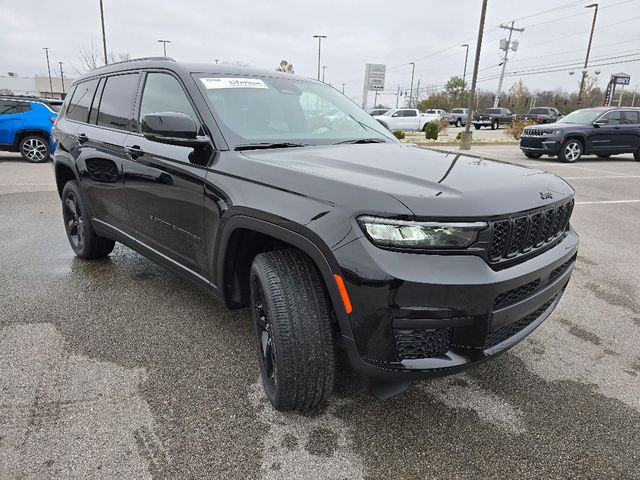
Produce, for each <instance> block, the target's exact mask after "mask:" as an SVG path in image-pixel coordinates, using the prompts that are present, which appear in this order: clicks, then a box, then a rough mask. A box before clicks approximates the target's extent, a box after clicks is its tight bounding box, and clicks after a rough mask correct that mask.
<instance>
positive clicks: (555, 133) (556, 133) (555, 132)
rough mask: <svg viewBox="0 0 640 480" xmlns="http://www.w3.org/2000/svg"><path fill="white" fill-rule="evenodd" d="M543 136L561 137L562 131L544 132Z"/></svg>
mask: <svg viewBox="0 0 640 480" xmlns="http://www.w3.org/2000/svg"><path fill="white" fill-rule="evenodd" d="M542 134H543V135H560V130H554V131H553V132H542Z"/></svg>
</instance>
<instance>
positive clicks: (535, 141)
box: [520, 136, 562, 155]
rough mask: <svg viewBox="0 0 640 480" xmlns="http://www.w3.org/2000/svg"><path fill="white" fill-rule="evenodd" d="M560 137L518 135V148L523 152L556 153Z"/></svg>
mask: <svg viewBox="0 0 640 480" xmlns="http://www.w3.org/2000/svg"><path fill="white" fill-rule="evenodd" d="M561 141H562V139H561V138H560V137H552V136H542V137H538V136H536V137H528V136H522V137H520V150H522V151H523V152H524V153H540V154H543V155H557V154H558V152H560V147H562V143H561Z"/></svg>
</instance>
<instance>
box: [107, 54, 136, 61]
mask: <svg viewBox="0 0 640 480" xmlns="http://www.w3.org/2000/svg"><path fill="white" fill-rule="evenodd" d="M107 58H108V59H109V63H116V62H125V61H127V60H131V55H130V54H129V53H116V52H109V53H108V54H107Z"/></svg>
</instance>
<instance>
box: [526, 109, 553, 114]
mask: <svg viewBox="0 0 640 480" xmlns="http://www.w3.org/2000/svg"><path fill="white" fill-rule="evenodd" d="M529 113H531V114H537V115H546V114H547V113H549V111H548V110H547V109H546V108H532V109H531V111H530V112H529Z"/></svg>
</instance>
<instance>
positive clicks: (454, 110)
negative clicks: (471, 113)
mask: <svg viewBox="0 0 640 480" xmlns="http://www.w3.org/2000/svg"><path fill="white" fill-rule="evenodd" d="M451 113H464V112H463V111H462V109H461V108H454V109H453V110H452V111H451Z"/></svg>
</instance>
